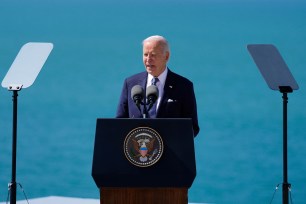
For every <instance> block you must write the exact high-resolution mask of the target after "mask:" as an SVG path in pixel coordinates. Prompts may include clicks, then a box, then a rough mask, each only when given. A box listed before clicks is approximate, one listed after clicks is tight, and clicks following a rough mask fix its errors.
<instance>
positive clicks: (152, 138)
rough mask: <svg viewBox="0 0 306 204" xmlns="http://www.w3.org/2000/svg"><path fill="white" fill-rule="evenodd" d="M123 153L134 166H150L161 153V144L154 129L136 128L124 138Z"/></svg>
mask: <svg viewBox="0 0 306 204" xmlns="http://www.w3.org/2000/svg"><path fill="white" fill-rule="evenodd" d="M124 153H125V156H126V157H127V159H128V160H129V161H130V162H131V163H132V164H134V165H136V166H139V167H147V166H151V165H153V164H155V163H156V162H157V161H158V160H159V159H160V157H161V155H162V153H163V142H162V139H161V137H160V135H159V134H158V133H157V132H156V131H155V130H154V129H151V128H148V127H142V128H136V129H134V130H132V131H131V132H130V133H129V134H128V135H127V136H126V138H125V141H124Z"/></svg>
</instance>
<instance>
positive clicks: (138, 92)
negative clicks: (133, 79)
mask: <svg viewBox="0 0 306 204" xmlns="http://www.w3.org/2000/svg"><path fill="white" fill-rule="evenodd" d="M143 92H144V91H143V88H142V87H141V86H140V85H135V86H133V88H132V90H131V97H132V99H133V100H134V96H140V97H141V98H143V95H144V93H143Z"/></svg>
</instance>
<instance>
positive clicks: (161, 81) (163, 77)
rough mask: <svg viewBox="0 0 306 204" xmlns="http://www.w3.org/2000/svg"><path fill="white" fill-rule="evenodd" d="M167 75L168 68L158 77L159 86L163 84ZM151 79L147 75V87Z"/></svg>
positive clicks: (150, 76) (151, 76)
mask: <svg viewBox="0 0 306 204" xmlns="http://www.w3.org/2000/svg"><path fill="white" fill-rule="evenodd" d="M167 74H168V67H166V69H165V70H164V71H163V72H162V73H161V74H160V75H159V76H158V79H159V81H160V83H161V84H165V81H166V78H167ZM153 78H154V76H153V75H151V74H148V80H147V85H151V81H152V79H153Z"/></svg>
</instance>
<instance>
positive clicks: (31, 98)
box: [0, 0, 306, 203]
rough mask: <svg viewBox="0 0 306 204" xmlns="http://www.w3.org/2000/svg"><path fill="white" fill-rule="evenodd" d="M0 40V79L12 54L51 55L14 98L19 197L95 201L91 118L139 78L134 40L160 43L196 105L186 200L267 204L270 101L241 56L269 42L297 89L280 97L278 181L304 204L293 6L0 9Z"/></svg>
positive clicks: (8, 122) (41, 5)
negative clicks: (42, 49) (36, 46)
mask: <svg viewBox="0 0 306 204" xmlns="http://www.w3.org/2000/svg"><path fill="white" fill-rule="evenodd" d="M0 31H1V32H0V79H1V80H2V79H3V78H4V76H5V74H6V72H7V70H8V69H9V67H10V65H11V63H12V62H13V60H14V58H15V56H16V55H17V53H18V51H19V49H20V48H21V46H22V45H23V44H25V43H27V42H30V41H32V42H52V43H53V44H54V49H53V51H52V53H51V55H50V56H49V59H48V61H47V62H46V64H45V66H44V67H43V69H42V71H41V72H40V74H39V76H38V78H37V80H36V81H35V83H34V84H33V86H31V87H30V88H28V89H24V90H22V91H20V92H19V97H18V102H19V104H18V151H17V181H18V182H20V183H21V184H22V185H23V187H24V189H25V191H26V193H27V196H28V197H29V198H35V197H43V196H49V195H57V196H73V197H90V198H98V197H99V192H98V189H97V187H96V186H95V183H94V181H93V179H92V177H91V164H92V154H93V145H94V134H95V123H96V118H98V117H114V115H115V111H116V106H117V102H118V100H119V94H120V91H121V87H122V83H123V80H124V78H125V77H127V76H129V75H132V74H134V73H137V72H140V71H142V70H144V68H143V65H142V59H141V58H142V56H141V55H142V48H141V41H142V40H143V39H144V38H146V37H147V36H150V35H154V34H160V35H163V36H165V37H166V38H168V40H169V42H170V46H171V51H172V52H171V59H170V62H169V67H170V69H172V70H173V71H175V72H177V73H179V74H181V75H184V76H186V77H187V78H189V79H190V80H192V81H193V82H194V86H195V92H196V97H197V103H198V114H199V122H200V127H201V131H200V134H199V135H198V137H197V138H196V139H195V147H196V160H197V177H196V179H195V181H194V184H193V186H192V188H191V189H190V191H189V201H190V202H211V203H270V200H271V198H272V195H273V192H274V189H275V186H276V185H277V184H278V183H282V181H283V175H282V98H281V94H280V93H279V92H276V91H272V90H270V89H269V88H268V86H267V85H266V83H265V81H264V79H263V78H262V76H261V75H260V72H259V71H258V70H257V67H256V65H255V64H254V62H253V61H252V58H251V56H250V55H249V53H248V51H247V49H246V45H247V44H254V43H268V44H274V45H275V46H276V47H277V48H278V49H279V51H280V53H281V54H282V56H283V58H284V60H285V61H286V63H287V64H288V67H289V68H290V70H291V72H292V74H293V76H294V77H295V79H296V81H297V82H298V84H299V86H300V89H299V90H298V91H294V92H293V93H292V94H289V103H288V173H289V177H288V179H289V182H290V183H291V184H292V191H291V195H292V199H293V202H294V203H306V188H305V186H304V184H305V183H306V174H305V172H306V160H305V155H306V139H305V127H306V109H305V108H304V106H305V104H306V94H305V89H304V87H305V83H306V72H305V67H306V57H305V53H306V41H305V36H306V3H304V2H303V1H296V0H290V1H289V0H283V1H271V0H270V1H269V0H266V1H263V0H256V1H252V0H246V1H239V0H235V1H231V0H229V1H225V0H224V1H221V0H217V1H205V0H190V1H184V0H176V1H174V0H170V1H160V0H158V1H154V2H152V1H146V0H128V1H124V2H121V1H118V0H117V1H98V0H96V1H84V0H77V1H58V0H54V1H43V2H42V1H38V0H28V1H22V2H20V1H16V0H10V1H8V0H2V1H1V2H0ZM11 96H12V93H11V92H9V91H7V90H6V89H0V200H1V201H4V200H5V199H6V196H7V183H9V182H10V178H11V143H12V141H11V140H12V139H11V135H12V133H11V132H12V100H11ZM110 156H111V155H110ZM281 194H282V193H281V188H280V189H279V190H278V191H277V192H276V194H275V197H274V202H273V203H280V202H281V199H282V198H281ZM18 199H23V195H22V193H21V192H20V191H18Z"/></svg>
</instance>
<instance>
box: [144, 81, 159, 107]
mask: <svg viewBox="0 0 306 204" xmlns="http://www.w3.org/2000/svg"><path fill="white" fill-rule="evenodd" d="M158 93H159V91H158V88H157V87H156V86H155V85H151V86H148V88H147V92H146V97H147V99H148V104H149V108H148V111H149V110H150V109H151V108H152V106H153V104H154V103H155V102H156V100H157V99H158Z"/></svg>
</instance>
